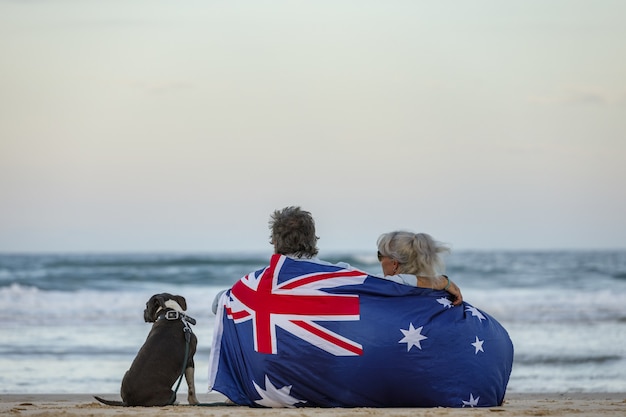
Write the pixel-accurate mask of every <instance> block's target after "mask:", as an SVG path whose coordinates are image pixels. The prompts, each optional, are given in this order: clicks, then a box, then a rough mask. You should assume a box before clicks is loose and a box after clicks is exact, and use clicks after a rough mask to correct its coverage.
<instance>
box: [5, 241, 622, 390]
mask: <svg viewBox="0 0 626 417" xmlns="http://www.w3.org/2000/svg"><path fill="white" fill-rule="evenodd" d="M269 255H270V253H261V254H204V253H171V254H0V393H33V394H35V393H118V392H119V388H120V383H121V379H122V377H123V375H124V372H126V370H127V369H128V367H129V366H130V363H131V362H132V360H133V358H134V357H135V354H136V353H137V350H138V349H139V347H140V346H141V345H142V344H143V342H144V341H145V338H146V336H147V334H148V332H149V330H150V326H151V324H148V323H145V322H144V321H143V310H144V308H145V303H146V301H147V300H148V299H149V298H150V296H152V295H153V294H156V293H161V292H170V293H173V294H180V295H183V296H184V297H185V298H186V299H187V304H188V310H187V312H188V314H189V315H190V316H192V317H194V318H195V319H196V320H197V325H196V326H194V333H195V334H196V335H197V337H198V352H197V353H196V356H195V362H196V387H197V388H198V391H199V392H206V387H207V385H208V359H209V348H210V344H211V339H212V335H213V325H214V323H213V321H214V317H215V316H214V315H213V314H212V313H211V311H210V310H211V308H210V305H211V302H212V300H213V297H214V296H215V294H216V293H217V292H218V291H220V290H221V289H224V288H227V287H230V286H231V285H232V284H233V283H234V282H235V281H236V280H238V279H239V278H240V277H242V276H243V275H245V274H247V273H249V272H251V271H254V270H256V269H259V268H261V267H263V266H265V265H266V264H267V262H268V260H269ZM320 257H321V258H322V259H324V260H327V261H331V262H338V261H344V262H348V263H350V264H351V265H353V266H354V267H357V268H359V269H362V270H365V271H368V272H370V273H374V274H378V273H380V272H381V271H380V266H379V264H378V262H377V260H376V255H375V253H374V254H324V253H321V254H320ZM446 264H447V270H446V271H447V273H448V275H449V276H450V277H451V278H452V279H453V280H454V281H455V282H456V283H457V284H458V285H459V286H460V287H461V289H462V292H463V296H464V299H465V300H466V301H468V302H470V303H472V304H473V305H474V306H475V307H477V308H479V309H481V310H483V311H485V312H487V313H489V314H490V315H492V316H493V317H495V318H496V319H497V320H498V321H500V323H501V324H502V325H503V326H504V327H505V328H506V329H507V330H508V332H509V334H510V336H511V339H512V340H513V344H514V346H515V360H514V364H513V372H512V374H511V380H510V382H509V387H508V392H516V393H530V392H556V393H566V392H626V251H536V252H531V251H457V252H453V253H452V254H451V255H449V256H448V257H447V258H446ZM185 389H186V387H185V384H184V382H183V384H182V386H181V388H180V391H179V392H184V391H185Z"/></svg>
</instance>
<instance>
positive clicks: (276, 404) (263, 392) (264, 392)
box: [252, 375, 304, 408]
mask: <svg viewBox="0 0 626 417" xmlns="http://www.w3.org/2000/svg"><path fill="white" fill-rule="evenodd" d="M252 383H253V384H254V388H255V389H256V391H257V393H258V394H259V395H260V396H261V399H260V400H256V401H255V403H257V404H259V405H262V406H264V407H270V408H284V407H288V408H293V407H294V404H297V403H301V402H304V401H302V400H299V399H297V398H294V397H292V396H290V395H289V393H290V392H291V385H285V386H284V387H282V388H280V389H279V388H276V387H275V386H274V384H272V383H271V382H270V379H269V378H268V377H267V375H265V389H263V388H261V387H259V386H258V385H257V384H256V382H254V381H252Z"/></svg>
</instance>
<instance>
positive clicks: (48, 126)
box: [0, 0, 626, 252]
mask: <svg viewBox="0 0 626 417" xmlns="http://www.w3.org/2000/svg"><path fill="white" fill-rule="evenodd" d="M625 180H626V2H624V1H621V0H615V1H605V0H596V1H586V0H562V1H559V0H552V1H533V0H530V1H529V0H524V1H516V2H513V1H508V2H502V1H495V0H494V1H428V2H426V1H424V2H422V1H408V0H407V1H367V0H354V1H324V0H321V1H274V0H268V1H208V0H197V1H195V0H194V1H163V0H134V1H128V0H123V1H122V0H107V1H93V0H58V1H52V0H49V1H46V0H39V1H18V0H13V1H9V0H0V251H3V252H21V251H56V252H58V251H63V252H65V251H81V252H85V251H141V252H144V251H202V252H203V251H250V250H255V251H256V250H268V249H269V244H268V234H269V232H268V228H267V222H268V219H269V215H270V213H271V212H272V211H273V210H274V209H276V208H281V207H284V206H287V205H300V206H302V207H303V208H304V209H307V210H309V211H311V212H312V213H313V215H314V217H315V219H316V223H317V229H318V235H319V236H320V237H321V240H320V242H319V246H320V248H321V249H322V251H329V250H346V251H347V250H364V251H374V250H375V241H376V238H377V237H378V236H379V235H380V234H381V233H383V232H387V231H391V230H395V229H407V230H412V231H416V232H417V231H422V232H427V233H430V234H431V235H433V236H434V237H435V238H436V239H438V240H441V241H444V242H447V243H449V244H450V245H451V246H452V248H453V249H568V248H581V249H583V248H591V249H595V248H626V185H625Z"/></svg>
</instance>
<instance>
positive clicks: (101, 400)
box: [93, 395, 126, 407]
mask: <svg viewBox="0 0 626 417" xmlns="http://www.w3.org/2000/svg"><path fill="white" fill-rule="evenodd" d="M93 397H94V398H95V399H96V400H98V401H100V402H101V403H102V404H106V405H114V406H116V407H126V403H124V402H122V401H113V400H105V399H104V398H100V397H97V396H95V395H94V396H93Z"/></svg>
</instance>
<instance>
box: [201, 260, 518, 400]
mask: <svg viewBox="0 0 626 417" xmlns="http://www.w3.org/2000/svg"><path fill="white" fill-rule="evenodd" d="M446 295H447V294H446V293H445V292H442V291H433V290H430V289H423V288H416V287H411V286H407V285H402V284H398V283H395V282H392V281H388V280H385V279H382V278H379V277H375V276H371V275H368V274H367V273H365V272H362V271H359V270H355V269H352V268H344V267H341V266H338V265H332V264H328V263H324V262H321V261H316V260H300V259H293V258H290V257H287V256H283V255H273V256H272V258H271V259H270V263H269V266H267V267H266V268H263V269H261V270H258V271H255V272H253V273H250V274H248V275H246V276H245V277H243V278H241V279H240V280H239V281H238V282H237V283H235V285H233V287H232V288H230V290H228V291H227V292H225V293H224V294H223V295H222V297H221V299H220V304H219V307H218V310H217V313H216V315H217V317H216V327H215V333H214V338H213V342H212V349H211V358H210V372H209V374H210V375H209V385H210V387H209V389H213V390H215V391H218V392H221V393H223V394H224V395H226V396H227V397H228V398H229V399H230V400H232V401H233V402H235V403H237V404H240V405H249V406H256V407H258V406H265V407H306V406H309V407H310V406H313V407H432V406H444V407H466V406H471V407H474V406H483V407H491V406H495V405H500V404H501V403H502V400H503V399H504V394H505V391H506V386H507V383H508V379H509V375H510V372H511V366H512V361H513V345H512V343H511V340H510V338H509V336H508V334H507V332H506V330H505V329H504V328H503V327H502V326H501V325H500V324H499V323H498V322H497V321H496V320H495V319H493V318H492V317H491V316H489V315H488V314H486V313H484V312H482V311H480V310H478V309H477V308H475V307H473V306H471V305H469V304H467V303H464V304H463V305H462V306H458V307H454V306H452V304H451V302H450V301H449V300H448V299H447V297H446Z"/></svg>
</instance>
